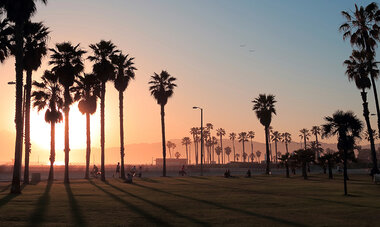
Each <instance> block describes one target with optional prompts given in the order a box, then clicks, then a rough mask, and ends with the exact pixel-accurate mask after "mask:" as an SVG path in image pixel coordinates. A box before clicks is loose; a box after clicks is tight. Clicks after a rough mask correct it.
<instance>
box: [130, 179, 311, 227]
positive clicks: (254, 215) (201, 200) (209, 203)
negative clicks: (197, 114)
mask: <svg viewBox="0 0 380 227" xmlns="http://www.w3.org/2000/svg"><path fill="white" fill-rule="evenodd" d="M134 185H136V186H138V187H142V188H145V189H148V190H151V191H156V192H160V193H164V194H168V195H171V196H174V197H179V198H185V199H188V200H192V201H196V202H200V203H204V204H207V205H211V206H214V207H217V208H221V209H225V210H230V211H234V212H238V213H242V214H245V215H250V216H253V217H257V218H263V219H267V220H271V221H274V222H278V223H281V224H287V225H292V226H307V225H305V224H301V223H297V222H293V221H288V220H285V219H282V218H277V217H273V216H268V215H265V214H259V213H255V212H252V211H248V210H243V209H240V208H234V207H228V206H225V205H222V204H219V203H216V202H213V201H208V200H204V199H197V198H193V197H190V196H187V195H180V194H176V193H172V192H167V191H164V190H161V189H158V188H152V187H149V186H146V185H141V184H137V183H136V184H134Z"/></svg>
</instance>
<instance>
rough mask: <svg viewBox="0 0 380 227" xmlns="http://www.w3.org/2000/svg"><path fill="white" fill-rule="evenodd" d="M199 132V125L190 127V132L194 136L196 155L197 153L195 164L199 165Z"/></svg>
mask: <svg viewBox="0 0 380 227" xmlns="http://www.w3.org/2000/svg"><path fill="white" fill-rule="evenodd" d="M199 133H200V129H199V128H197V127H192V128H191V129H190V134H191V135H192V136H193V141H194V155H195V164H196V165H198V143H199Z"/></svg>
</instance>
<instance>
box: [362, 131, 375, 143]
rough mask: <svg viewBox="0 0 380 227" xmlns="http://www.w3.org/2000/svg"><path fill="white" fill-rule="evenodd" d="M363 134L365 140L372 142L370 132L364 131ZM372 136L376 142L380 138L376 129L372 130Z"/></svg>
mask: <svg viewBox="0 0 380 227" xmlns="http://www.w3.org/2000/svg"><path fill="white" fill-rule="evenodd" d="M363 134H364V139H365V140H368V141H370V138H371V137H370V136H369V132H368V130H366V131H364V133H363ZM372 136H373V139H374V140H376V139H378V138H379V135H378V133H377V132H376V130H375V129H372Z"/></svg>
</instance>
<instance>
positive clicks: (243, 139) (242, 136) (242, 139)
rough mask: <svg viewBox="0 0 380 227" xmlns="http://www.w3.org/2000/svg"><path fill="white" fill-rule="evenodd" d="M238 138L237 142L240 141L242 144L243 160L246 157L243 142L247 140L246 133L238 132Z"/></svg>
mask: <svg viewBox="0 0 380 227" xmlns="http://www.w3.org/2000/svg"><path fill="white" fill-rule="evenodd" d="M238 140H239V143H242V145H243V153H242V154H241V157H243V161H244V162H245V158H246V157H247V155H246V154H245V147H244V143H245V142H248V136H247V133H246V132H241V133H239V137H238Z"/></svg>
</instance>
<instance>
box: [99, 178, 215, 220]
mask: <svg viewBox="0 0 380 227" xmlns="http://www.w3.org/2000/svg"><path fill="white" fill-rule="evenodd" d="M106 184H108V185H109V186H111V187H112V188H114V189H116V190H118V191H120V192H123V193H125V194H127V195H129V196H132V197H134V198H137V199H139V200H142V201H144V202H146V203H148V204H150V205H152V206H155V207H157V208H160V209H162V210H164V211H166V212H168V213H170V214H174V215H176V216H177V217H180V218H183V219H187V220H189V221H191V222H193V223H194V224H198V225H201V226H210V224H208V223H206V222H203V221H201V220H198V219H196V218H192V217H188V216H186V215H183V214H181V213H178V212H177V211H175V210H173V209H170V208H168V207H166V206H163V205H161V204H158V203H156V202H153V201H150V200H147V199H145V198H143V197H140V196H138V195H135V194H132V193H131V192H127V191H125V190H124V189H122V188H119V187H117V186H115V185H113V184H110V183H109V182H107V183H106Z"/></svg>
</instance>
